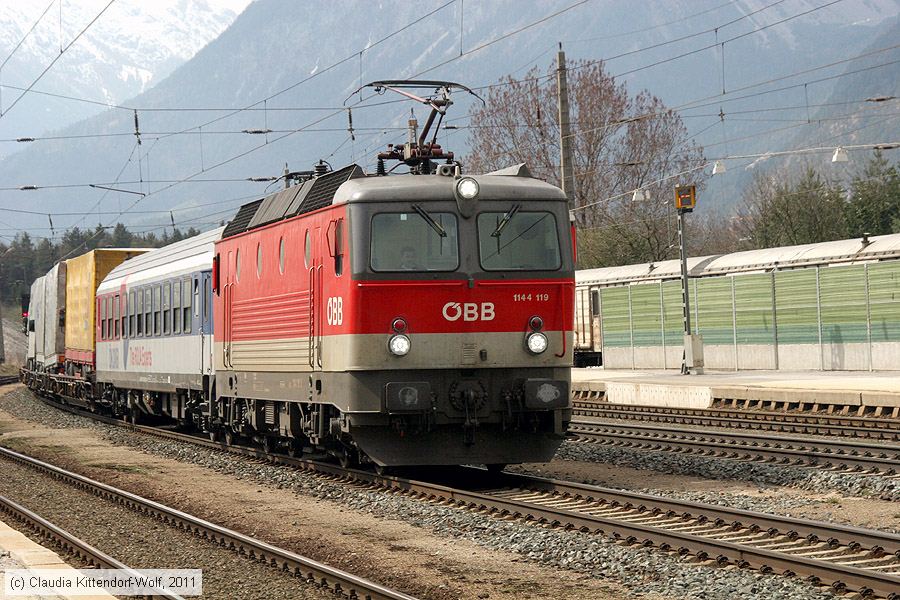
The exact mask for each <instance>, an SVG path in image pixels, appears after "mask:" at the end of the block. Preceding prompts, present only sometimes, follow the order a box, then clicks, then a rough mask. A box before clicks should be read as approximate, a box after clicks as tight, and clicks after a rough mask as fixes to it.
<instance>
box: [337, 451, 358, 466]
mask: <svg viewBox="0 0 900 600" xmlns="http://www.w3.org/2000/svg"><path fill="white" fill-rule="evenodd" d="M335 456H337V459H338V463H339V464H340V465H341V467H342V468H344V469H349V468H350V467H355V466H356V465H358V464H359V460H358V459H357V458H356V451H355V450H352V449H350V448H341V449H340V450H339V451H338V452H336V453H335Z"/></svg>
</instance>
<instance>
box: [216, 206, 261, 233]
mask: <svg viewBox="0 0 900 600" xmlns="http://www.w3.org/2000/svg"><path fill="white" fill-rule="evenodd" d="M263 200H264V198H260V199H259V200H254V201H253V202H248V203H247V204H245V205H243V206H242V207H241V208H240V210H238V212H237V214H236V215H234V218H233V219H232V220H231V222H230V223H228V225H227V226H226V227H225V231H223V232H222V237H223V238H227V237H231V236H233V235H237V234H239V233H243V232H244V231H247V229H248V228H249V227H250V222H251V221H252V220H253V217H254V216H255V215H256V211H257V210H258V209H259V207H260V205H261V204H262V202H263Z"/></svg>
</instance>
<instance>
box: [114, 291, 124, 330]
mask: <svg viewBox="0 0 900 600" xmlns="http://www.w3.org/2000/svg"><path fill="white" fill-rule="evenodd" d="M121 306H122V301H121V300H120V299H119V295H118V294H116V295H115V297H113V330H114V331H115V334H114V335H113V339H116V340H117V339H119V311H120V310H121Z"/></svg>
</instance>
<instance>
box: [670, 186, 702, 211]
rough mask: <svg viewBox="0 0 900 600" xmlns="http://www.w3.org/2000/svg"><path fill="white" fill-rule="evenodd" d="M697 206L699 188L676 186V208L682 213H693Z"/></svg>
mask: <svg viewBox="0 0 900 600" xmlns="http://www.w3.org/2000/svg"><path fill="white" fill-rule="evenodd" d="M696 205H697V188H696V186H693V185H678V186H675V208H676V209H677V210H679V211H681V212H691V211H692V210H694V207H695V206H696Z"/></svg>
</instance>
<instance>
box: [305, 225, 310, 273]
mask: <svg viewBox="0 0 900 600" xmlns="http://www.w3.org/2000/svg"><path fill="white" fill-rule="evenodd" d="M310 260H312V237H311V236H310V234H309V229H307V230H306V241H305V242H303V264H304V265H306V268H307V269H308V268H309V261H310Z"/></svg>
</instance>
